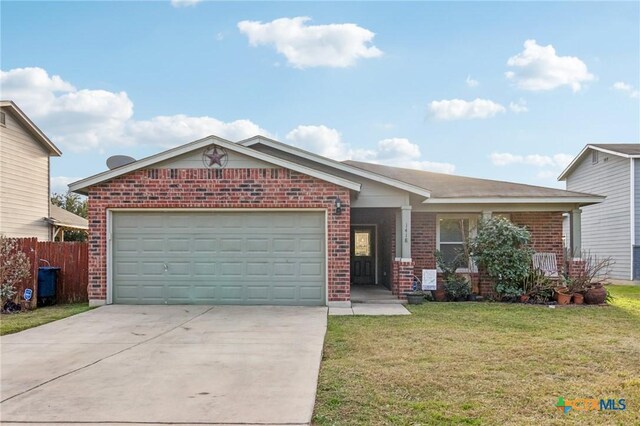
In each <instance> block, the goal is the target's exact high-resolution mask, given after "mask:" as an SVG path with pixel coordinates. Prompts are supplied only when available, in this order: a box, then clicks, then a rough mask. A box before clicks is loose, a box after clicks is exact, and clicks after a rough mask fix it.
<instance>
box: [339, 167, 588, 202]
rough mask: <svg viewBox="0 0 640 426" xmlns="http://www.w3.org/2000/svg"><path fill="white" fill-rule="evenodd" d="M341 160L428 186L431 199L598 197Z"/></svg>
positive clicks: (423, 186) (384, 174)
mask: <svg viewBox="0 0 640 426" xmlns="http://www.w3.org/2000/svg"><path fill="white" fill-rule="evenodd" d="M344 163H346V164H349V165H351V166H354V167H358V168H361V169H364V170H368V171H370V172H373V173H377V174H380V175H383V176H388V177H391V178H393V179H397V180H400V181H402V182H406V183H410V184H412V185H416V186H419V187H421V188H424V189H427V190H429V191H431V197H432V198H566V197H598V196H596V195H593V194H585V193H581V192H573V191H565V190H562V189H555V188H546V187H542V186H534V185H526V184H522V183H512V182H502V181H496V180H489V179H478V178H470V177H465V176H455V175H449V174H444V173H434V172H427V171H423V170H413V169H403V168H400V167H390V166H383V165H380V164H372V163H364V162H360V161H344Z"/></svg>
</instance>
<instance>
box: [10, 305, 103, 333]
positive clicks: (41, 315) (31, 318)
mask: <svg viewBox="0 0 640 426" xmlns="http://www.w3.org/2000/svg"><path fill="white" fill-rule="evenodd" d="M89 309H91V308H89V304H87V303H72V304H68V305H54V306H47V307H45V308H38V309H35V310H33V311H29V312H20V313H17V314H2V315H0V336H4V335H5V334H11V333H17V332H18V331H22V330H26V329H28V328H32V327H37V326H39V325H42V324H46V323H48V322H52V321H57V320H59V319H62V318H66V317H70V316H71V315H75V314H79V313H81V312H85V311H88V310H89Z"/></svg>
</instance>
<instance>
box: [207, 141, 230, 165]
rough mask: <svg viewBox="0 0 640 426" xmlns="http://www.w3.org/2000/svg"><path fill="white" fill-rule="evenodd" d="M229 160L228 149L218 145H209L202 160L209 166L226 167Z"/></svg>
mask: <svg viewBox="0 0 640 426" xmlns="http://www.w3.org/2000/svg"><path fill="white" fill-rule="evenodd" d="M228 161H229V156H228V155H227V151H225V150H224V148H221V147H219V146H217V145H211V146H209V147H207V148H206V149H205V150H204V152H203V153H202V162H203V163H204V165H205V166H206V167H209V168H224V167H225V166H226V165H227V162H228Z"/></svg>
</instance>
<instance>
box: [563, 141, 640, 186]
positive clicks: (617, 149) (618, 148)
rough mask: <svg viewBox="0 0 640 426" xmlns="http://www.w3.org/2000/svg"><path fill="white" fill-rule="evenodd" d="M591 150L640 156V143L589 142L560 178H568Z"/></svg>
mask: <svg viewBox="0 0 640 426" xmlns="http://www.w3.org/2000/svg"><path fill="white" fill-rule="evenodd" d="M590 150H595V151H599V152H605V153H607V154H612V155H617V156H619V157H623V158H640V144H638V143H599V144H589V145H586V146H585V147H584V148H582V151H580V153H579V154H578V155H576V157H575V158H574V159H573V161H571V163H569V165H568V166H567V167H566V168H565V169H564V171H563V172H562V173H561V174H560V176H558V180H566V179H567V177H568V176H569V175H570V174H571V172H573V170H574V169H575V168H576V167H577V166H578V164H580V162H581V161H582V160H583V159H584V157H585V156H586V155H587V154H588V153H589V151H590Z"/></svg>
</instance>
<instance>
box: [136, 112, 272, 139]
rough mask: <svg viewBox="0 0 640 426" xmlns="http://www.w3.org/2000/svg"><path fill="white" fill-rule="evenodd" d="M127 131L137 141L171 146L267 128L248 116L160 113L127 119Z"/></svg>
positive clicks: (242, 135)
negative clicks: (219, 117)
mask: <svg viewBox="0 0 640 426" xmlns="http://www.w3.org/2000/svg"><path fill="white" fill-rule="evenodd" d="M127 124H128V125H127V135H129V137H131V138H132V139H133V140H135V141H136V143H139V144H148V145H157V146H162V147H173V146H177V145H181V144H184V143H187V142H191V141H193V140H197V139H200V138H203V137H205V136H209V135H216V136H220V137H221V138H224V139H228V140H232V141H239V140H242V139H247V138H249V137H251V136H255V135H258V134H260V135H265V136H268V135H269V132H267V131H266V130H264V129H262V128H261V127H260V126H258V125H257V124H255V123H253V122H252V121H250V120H236V121H232V122H229V123H225V122H224V121H220V120H217V119H215V118H212V117H207V116H204V117H189V116H187V115H184V114H177V115H161V116H157V117H153V118H152V119H151V120H142V121H133V120H132V121H131V122H129V123H127Z"/></svg>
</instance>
